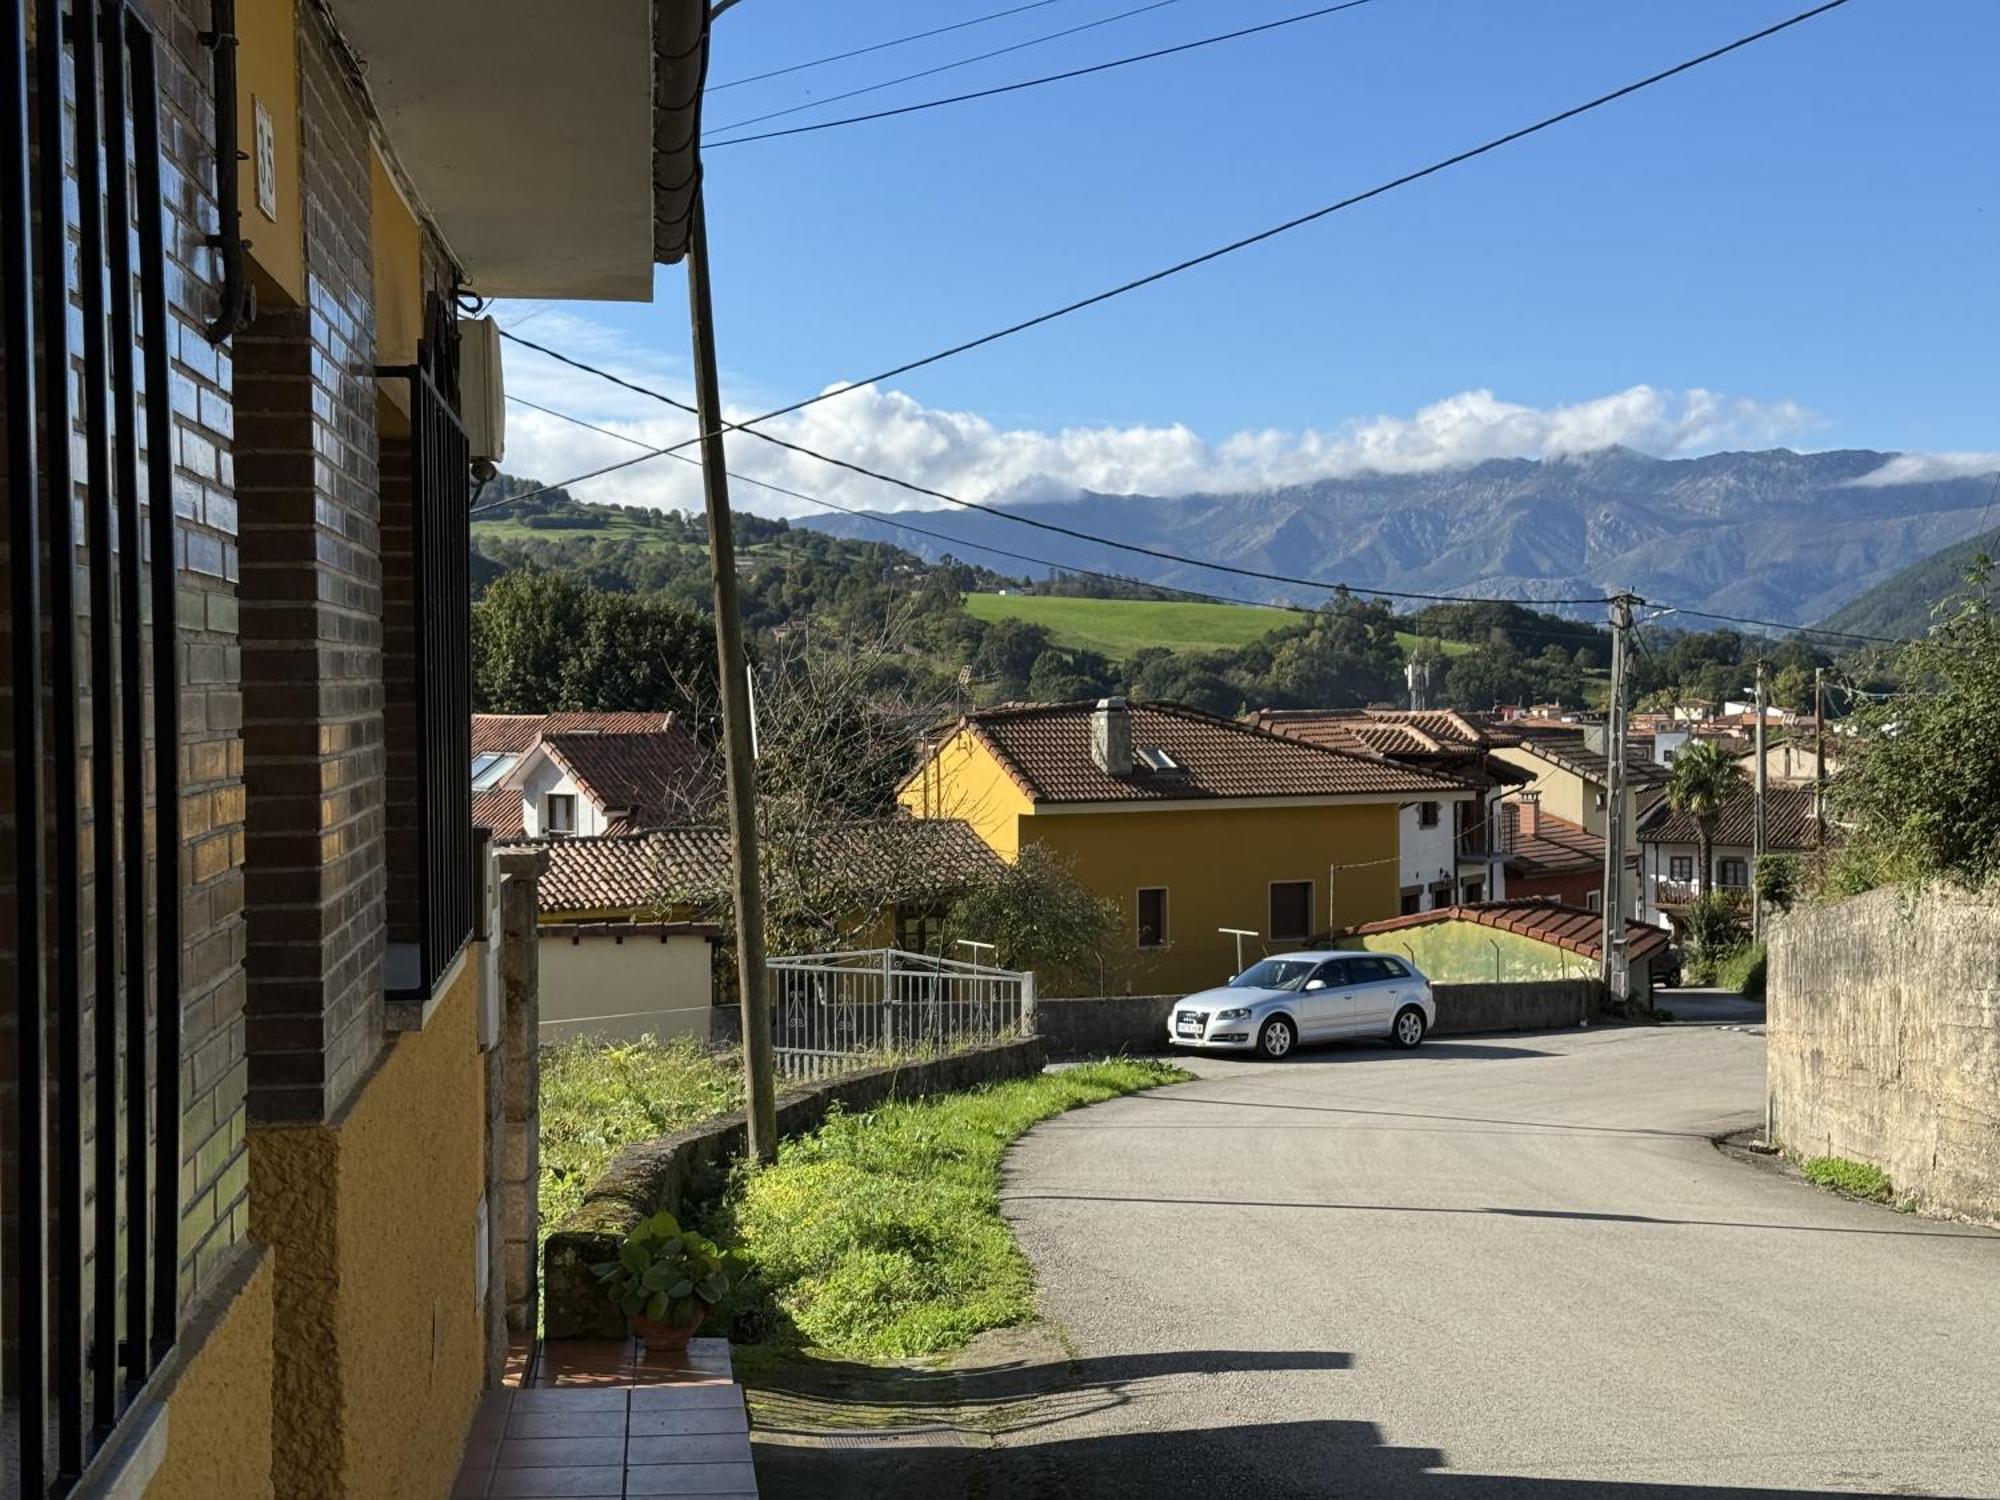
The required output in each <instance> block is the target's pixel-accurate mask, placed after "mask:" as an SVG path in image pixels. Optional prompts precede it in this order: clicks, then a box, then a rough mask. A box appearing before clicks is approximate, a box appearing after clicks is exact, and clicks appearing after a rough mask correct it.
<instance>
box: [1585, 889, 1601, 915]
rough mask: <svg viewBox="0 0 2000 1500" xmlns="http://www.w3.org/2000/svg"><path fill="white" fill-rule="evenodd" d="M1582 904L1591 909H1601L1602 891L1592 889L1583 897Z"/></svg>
mask: <svg viewBox="0 0 2000 1500" xmlns="http://www.w3.org/2000/svg"><path fill="white" fill-rule="evenodd" d="M1583 904H1584V905H1585V906H1587V907H1589V908H1590V909H1591V910H1592V911H1603V910H1604V892H1602V891H1592V892H1591V893H1590V894H1589V895H1588V896H1586V897H1584V901H1583Z"/></svg>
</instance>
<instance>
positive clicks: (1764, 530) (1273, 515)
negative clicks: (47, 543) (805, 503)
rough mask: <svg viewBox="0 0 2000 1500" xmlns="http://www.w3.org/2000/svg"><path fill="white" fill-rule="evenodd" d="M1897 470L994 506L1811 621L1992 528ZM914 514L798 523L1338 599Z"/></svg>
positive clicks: (1369, 569) (1100, 530) (1765, 455)
mask: <svg viewBox="0 0 2000 1500" xmlns="http://www.w3.org/2000/svg"><path fill="white" fill-rule="evenodd" d="M1894 456H1895V455H1894V454H1889V453H1878V452H1874V451H1871V450H1867V449H1842V450H1836V451H1831V452H1824V453H1795V452H1792V451H1791V450H1790V449H1785V448H1777V449H1771V450H1768V451H1764V452H1755V453H1715V454H1709V455H1707V456H1705V457H1701V458H1686V459H1661V458H1653V457H1650V456H1648V455H1646V454H1643V453H1638V452H1635V451H1633V450H1632V449H1629V448H1606V449H1601V450H1598V451H1595V452H1591V453H1584V454H1576V455H1564V456H1559V457H1550V458H1544V459H1494V460H1491V461H1489V462H1486V463H1482V464H1478V465H1475V466H1472V467H1469V468H1460V469H1448V470H1437V471H1432V472H1429V473H1422V474H1362V475H1356V476H1353V477H1351V478H1341V479H1324V480H1318V481H1315V482H1313V483H1310V484H1302V485H1293V486H1286V487H1283V488H1277V489H1268V490H1259V491H1254V492H1245V493H1239V494H1195V495H1178V496H1151V495H1103V494H1093V493H1089V492H1084V493H1080V494H1078V495H1076V496H1074V497H1073V498H1068V499H1058V500H1036V501H1029V502H1010V503H1003V504H1000V505H998V506H997V507H996V508H998V509H1001V510H1004V511H1006V512H1008V513H1010V514H1012V515H1015V516H1019V517H1022V518H1027V519H1030V520H1039V521H1046V522H1050V523H1053V524H1055V525H1058V526H1063V527H1067V528H1069V529H1071V530H1073V531H1080V532H1085V533H1088V534H1090V535H1091V536H1094V537H1103V538H1107V539H1110V540H1113V541H1118V542H1124V543H1128V544H1131V545H1134V546H1140V547H1148V548H1152V549H1154V550H1156V551H1163V552H1171V553H1176V554H1179V555H1180V556H1182V557H1188V558H1200V559H1213V560H1215V561H1219V562H1225V563H1230V564H1233V565H1236V566H1239V567H1246V568H1251V569H1256V570H1258V571H1261V572H1267V573H1277V574H1283V575H1286V576H1289V577H1294V578H1306V579H1312V580H1327V581H1339V582H1345V583H1348V584H1350V585H1353V586H1356V587H1360V588H1385V589H1403V590H1409V591H1415V592H1430V593H1441V594H1461V593H1466V594H1488V595H1496V596H1500V597H1504V598H1514V599H1521V600H1523V601H1537V600H1541V601H1547V600H1558V599H1563V598H1567V597H1570V596H1573V595H1588V594H1601V593H1603V592H1605V591H1606V590H1607V589H1611V588H1629V589H1631V590H1633V591H1635V592H1636V593H1638V594H1640V595H1641V596H1642V597H1644V598H1646V599H1648V600H1650V601H1654V602H1658V603H1664V604H1673V605H1681V606H1686V607H1689V608H1694V609H1706V610H1713V611H1718V612H1721V613H1725V614H1738V615H1753V616H1757V617H1760V618H1764V619H1770V620H1776V621H1782V622H1785V623H1787V624H1810V623H1814V622H1816V621H1819V620H1821V619H1823V618H1825V617H1826V616H1827V615H1828V614H1830V613H1832V612H1833V611H1835V610H1836V609H1838V608H1839V607H1840V606H1841V605H1843V604H1845V603H1847V602H1848V601H1850V600H1853V599H1855V598H1856V597H1857V596H1859V595H1861V594H1863V593H1864V592H1866V591H1867V590H1869V589H1871V588H1873V587H1874V586H1875V585H1877V584H1880V583H1883V582H1885V581H1886V580H1888V579H1890V578H1891V577H1893V576H1894V575H1896V574H1897V573H1899V572H1900V571H1901V570H1903V569H1905V568H1907V567H1908V566H1910V565H1911V564H1912V563H1915V562H1917V561H1919V560H1920V559H1923V558H1926V557H1928V556H1930V555H1931V554H1933V553H1936V552H1938V551H1940V550H1941V549H1944V548H1948V547H1951V546H1952V545H1953V544H1955V543H1958V542H1961V541H1964V540H1966V539H1967V538H1969V537H1971V536H1972V535H1973V533H1974V532H1975V531H1977V530H1978V529H1979V528H1980V526H1981V522H1982V518H1983V515H1984V513H1985V510H1986V505H1987V501H1988V499H1989V497H1990V496H1991V494H1992V487H1993V481H1992V479H1991V477H1990V476H1976V475H1975V476H1970V477H1965V478H1953V479H1933V480H1925V481H1921V482H1916V483H1904V484H1858V483H1856V481H1857V480H1860V479H1862V478H1863V477H1864V476H1867V475H1869V474H1872V473H1873V472H1875V471H1876V470H1878V469H1880V468H1881V467H1882V465H1883V464H1884V463H1885V462H1886V461H1887V460H1889V459H1890V458H1892V457H1894ZM897 519H902V520H918V518H917V517H915V516H912V515H910V514H908V513H898V512H869V513H867V514H866V515H862V516H850V515H838V516H814V517H810V518H808V519H806V520H804V521H801V522H796V523H795V524H802V525H807V526H811V527H814V528H816V529H819V530H823V531H827V532H830V533H832V534H834V535H837V536H850V537H865V538H869V539H873V540H882V541H888V540H894V541H895V542H896V543H897V544H898V545H900V546H903V547H907V548H909V549H910V550H911V551H914V552H917V553H920V554H922V555H923V556H925V557H928V558H932V559H935V558H937V557H940V556H942V555H944V554H945V553H947V552H949V553H951V554H953V555H955V556H957V557H960V558H962V559H964V560H966V561H969V562H977V563H983V564H985V565H987V566H989V567H992V568H995V569H996V570H999V571H1003V572H1010V573H1014V574H1017V575H1018V574H1019V573H1020V572H1021V571H1022V564H1021V563H1020V562H1019V561H1018V560H1015V559H1010V558H1007V557H1004V556H1000V555H998V554H997V553H994V552H992V551H989V550H987V549H989V548H996V547H997V548H1003V549H1006V550H1008V551H1012V552H1017V553H1027V554H1031V555H1033V556H1036V557H1038V558H1042V559H1046V560H1047V561H1049V562H1051V563H1054V564H1057V565H1060V566H1062V567H1065V568H1083V569H1092V570H1096V571H1099V572H1106V573H1118V574H1123V575H1126V576H1128V577H1133V578H1138V579H1142V580H1144V581H1146V582H1148V583H1157V584H1166V585H1170V586H1174V587H1180V588H1188V589H1194V590H1212V591H1219V592H1223V593H1228V594H1237V595H1243V596H1245V597H1252V598H1257V599H1260V600H1266V601H1272V602H1276V601H1281V600H1290V601H1293V602H1301V603H1304V602H1313V601H1315V600H1317V599H1318V598H1321V597H1324V594H1323V592H1322V591H1319V590H1315V589H1313V588H1310V587H1306V586H1301V585H1296V584H1284V583H1269V582H1264V581H1262V580H1257V579H1246V578H1240V577H1232V576H1230V575H1228V574H1222V573H1216V572H1213V571H1211V570H1208V569H1205V568H1201V567H1197V566H1192V565H1190V564H1187V563H1182V562H1170V561H1164V560H1162V559H1160V558H1156V557H1147V556H1142V555H1139V554H1135V553H1131V552H1126V551H1123V550H1120V549H1119V548H1117V547H1113V546H1109V545H1106V544H1105V543H1104V542H1099V541H1083V540H1079V539H1077V538H1075V537H1070V536H1063V535H1057V534H1054V533H1051V532H1048V531H1036V530H1031V529H1030V528H1028V527H1026V526H1021V525H1017V524H1014V523H1013V522H1011V521H1008V520H1005V519H1002V518H1000V517H997V516H993V515H990V514H985V513H981V512H978V511H970V510H957V509H946V510H932V511H925V512H923V514H922V516H921V519H920V520H919V521H918V523H919V524H921V525H922V526H924V527H925V528H926V529H928V530H930V531H934V532H939V533H942V534H944V535H945V536H948V537H950V538H951V539H952V540H951V541H950V542H944V541H940V540H937V539H935V538H931V537H925V536H918V535H914V534H912V533H909V532H906V531H896V530H891V529H890V528H889V526H888V525H887V524H885V523H889V522H893V521H895V520H897ZM1036 571H1040V570H1036ZM1690 623H1693V622H1690Z"/></svg>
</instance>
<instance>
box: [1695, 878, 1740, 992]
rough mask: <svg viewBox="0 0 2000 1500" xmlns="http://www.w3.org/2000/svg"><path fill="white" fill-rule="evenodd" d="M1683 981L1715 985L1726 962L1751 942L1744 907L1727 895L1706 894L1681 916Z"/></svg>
mask: <svg viewBox="0 0 2000 1500" xmlns="http://www.w3.org/2000/svg"><path fill="white" fill-rule="evenodd" d="M1680 920H1681V927H1680V931H1681V944H1682V954H1681V968H1682V980H1683V982H1684V983H1687V984H1714V983H1715V982H1716V974H1717V970H1718V969H1719V968H1720V966H1721V965H1722V964H1723V962H1724V961H1725V960H1727V959H1729V958H1730V957H1732V956H1733V955H1734V954H1736V953H1737V952H1738V951H1740V950H1741V949H1742V947H1743V946H1744V944H1745V943H1747V942H1748V941H1749V933H1748V930H1747V929H1746V928H1745V927H1744V925H1743V904H1742V902H1741V901H1739V900H1738V899H1737V898H1736V897H1734V896H1732V895H1730V894H1729V893H1727V892H1725V891H1718V890H1706V891H1703V892H1702V893H1701V894H1700V895H1699V896H1697V897H1695V898H1694V900H1692V901H1690V902H1689V903H1688V904H1687V908H1686V910H1684V911H1683V912H1682V913H1681V919H1680Z"/></svg>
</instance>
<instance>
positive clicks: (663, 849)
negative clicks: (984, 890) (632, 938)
mask: <svg viewBox="0 0 2000 1500" xmlns="http://www.w3.org/2000/svg"><path fill="white" fill-rule="evenodd" d="M535 847H537V848H540V849H545V850H547V851H548V856H549V867H548V870H547V871H546V872H545V873H544V874H543V876H542V880H541V901H542V910H543V911H544V912H545V913H547V912H574V911H652V910H658V909H661V908H663V907H667V906H673V907H676V908H681V907H693V908H698V909H699V908H714V907H720V906H726V905H727V904H728V902H729V900H730V877H729V867H730V859H729V833H728V830H726V829H723V828H713V827H705V826H703V827H678V828H656V829H653V830H651V831H650V832H646V833H630V834H605V835H602V836H597V837H588V838H573V839H550V840H547V841H546V842H543V843H539V844H537V845H535ZM999 868H1000V857H999V856H998V855H997V854H995V853H994V852H993V851H992V850H991V849H990V848H988V847H987V845H986V843H985V842H984V841H983V840H982V839H981V838H980V837H979V835H977V834H976V833H974V832H973V831H972V828H971V826H970V825H968V824H967V823H965V822H964V821H962V820H961V819H958V818H884V819H881V820H879V821H876V822H872V823H851V824H847V825H845V826H843V827H839V828H833V829H829V830H827V831H826V833H824V834H823V835H821V837H820V838H819V839H818V840H817V841H816V843H815V845H814V847H813V849H812V851H811V855H810V858H809V859H803V860H802V859H799V858H797V857H793V858H791V859H787V860H782V861H773V862H772V864H770V865H769V866H767V867H766V871H765V873H766V877H767V879H770V880H773V881H777V880H787V879H789V880H793V881H796V882H798V883H801V884H810V885H811V886H812V888H813V890H814V892H815V895H816V897H817V898H818V899H821V900H827V901H840V900H843V899H851V900H853V901H855V902H856V903H857V904H859V905H865V906H868V907H871V908H872V907H875V906H888V905H893V904H894V903H896V902H897V901H899V900H914V899H919V898H933V897H935V896H937V895H938V894H939V893H940V892H941V891H948V890H951V889H953V888H962V886H963V885H965V884H969V883H970V882H971V880H972V879H973V878H974V877H976V876H978V875H983V874H989V873H993V872H995V871H997V870H998V869H999Z"/></svg>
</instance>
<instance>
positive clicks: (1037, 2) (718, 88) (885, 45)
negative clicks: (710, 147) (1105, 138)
mask: <svg viewBox="0 0 2000 1500" xmlns="http://www.w3.org/2000/svg"><path fill="white" fill-rule="evenodd" d="M1055 3H1056V0H1028V3H1027V4H1026V5H1014V6H1009V7H1008V8H1007V9H1006V10H994V11H988V12H987V13H986V14H985V15H983V16H974V17H973V18H972V19H971V20H969V21H954V22H952V23H951V24H950V25H949V26H933V27H932V28H931V29H930V30H929V31H913V32H911V33H910V34H909V35H908V36H897V37H891V38H890V39H889V40H888V41H886V42H873V43H870V44H869V45H868V46H866V47H855V48H853V49H852V50H850V51H847V52H833V53H829V54H828V55H827V56H825V57H815V58H813V59H812V60H811V61H810V62H802V63H792V64H791V65H790V66H788V67H783V68H773V69H771V70H770V71H769V72H768V73H751V74H748V75H746V76H745V77H742V78H732V79H730V80H729V82H727V83H715V84H710V85H709V87H708V92H709V93H711V94H719V93H721V92H722V91H723V90H724V89H734V88H741V87H742V86H743V85H744V84H746V83H762V82H763V81H764V80H765V79H767V78H783V77H784V76H785V75H786V74H788V73H803V72H805V71H806V70H807V69H808V68H823V67H825V66H826V65H827V64H828V63H837V62H846V61H847V59H849V58H850V57H866V56H867V55H868V54H869V53H871V52H886V51H888V50H889V49H890V48H891V47H901V46H904V45H905V44H907V43H909V42H921V41H924V40H926V39H927V38H929V37H934V36H943V35H944V34H945V33H946V32H948V31H964V30H965V29H966V28H967V27H970V26H983V25H985V24H986V23H987V22H988V21H998V20H1000V19H1001V18H1002V17H1004V16H1018V15H1020V14H1021V12H1022V11H1025V10H1040V9H1041V8H1042V7H1043V6H1045V5H1054V4H1055Z"/></svg>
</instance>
